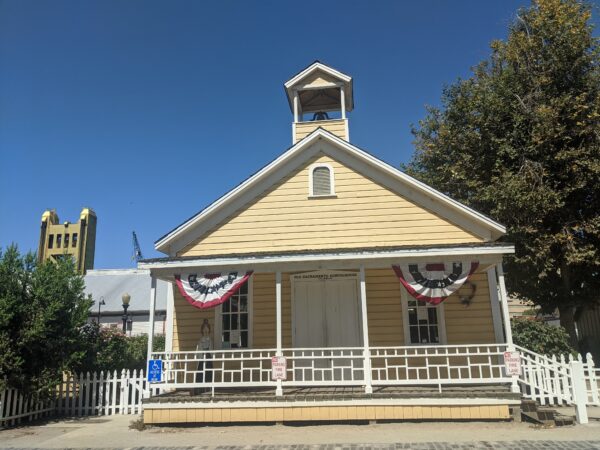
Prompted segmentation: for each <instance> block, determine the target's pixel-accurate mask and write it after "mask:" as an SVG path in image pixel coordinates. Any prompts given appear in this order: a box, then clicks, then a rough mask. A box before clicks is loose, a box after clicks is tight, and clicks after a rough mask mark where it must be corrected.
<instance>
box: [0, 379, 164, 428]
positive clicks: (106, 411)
mask: <svg viewBox="0 0 600 450" xmlns="http://www.w3.org/2000/svg"><path fill="white" fill-rule="evenodd" d="M145 389H147V381H146V378H145V376H144V371H143V370H140V371H136V370H134V371H133V372H130V371H128V370H122V371H121V372H117V371H116V370H115V371H114V372H100V373H96V372H94V373H89V372H88V373H86V374H83V373H81V374H79V375H75V374H65V375H64V378H63V382H62V383H61V384H60V385H59V386H57V388H56V392H55V394H54V395H53V397H52V398H50V399H49V400H45V401H39V402H34V401H33V400H32V399H31V398H29V399H28V398H25V397H24V396H23V395H22V394H21V393H19V392H18V391H17V390H16V389H6V390H4V391H3V392H0V427H3V426H14V425H18V424H20V423H22V422H24V421H28V420H35V419H39V418H43V417H51V416H54V417H55V416H69V417H83V416H101V415H112V414H139V413H141V411H142V398H143V393H144V390H145ZM159 393H160V388H156V387H153V388H152V394H153V395H156V394H159Z"/></svg>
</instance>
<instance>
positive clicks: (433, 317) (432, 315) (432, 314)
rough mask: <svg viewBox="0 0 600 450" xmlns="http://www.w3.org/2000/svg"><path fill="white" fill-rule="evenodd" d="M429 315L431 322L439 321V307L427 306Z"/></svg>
mask: <svg viewBox="0 0 600 450" xmlns="http://www.w3.org/2000/svg"><path fill="white" fill-rule="evenodd" d="M427 316H428V318H429V323H430V324H436V323H437V309H436V308H427Z"/></svg>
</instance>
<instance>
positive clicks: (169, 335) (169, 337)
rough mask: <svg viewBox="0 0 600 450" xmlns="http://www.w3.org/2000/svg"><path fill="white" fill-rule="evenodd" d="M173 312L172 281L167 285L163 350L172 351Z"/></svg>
mask: <svg viewBox="0 0 600 450" xmlns="http://www.w3.org/2000/svg"><path fill="white" fill-rule="evenodd" d="M174 312H175V298H174V294H173V283H169V284H168V285H167V317H165V320H166V321H167V323H166V326H165V335H166V336H165V351H166V352H172V351H173V319H174V317H173V316H174Z"/></svg>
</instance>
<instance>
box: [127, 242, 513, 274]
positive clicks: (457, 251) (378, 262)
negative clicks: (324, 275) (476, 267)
mask: <svg viewBox="0 0 600 450" xmlns="http://www.w3.org/2000/svg"><path fill="white" fill-rule="evenodd" d="M514 252H515V248H514V246H513V245H502V246H500V245H497V246H493V247H479V248H478V247H468V246H465V247H454V248H443V247H432V248H427V249H418V248H413V249H403V250H387V251H386V250H380V251H375V250H373V251H356V252H352V251H349V252H343V253H314V254H312V253H298V254H291V255H266V256H254V255H252V254H249V255H248V256H231V257H227V256H224V257H222V258H198V259H185V260H172V261H148V262H140V263H139V266H140V267H141V268H144V269H150V270H157V269H182V268H186V267H210V268H211V269H213V270H214V268H216V267H223V268H239V267H242V266H243V267H253V268H254V270H255V271H258V268H259V267H260V266H265V265H277V264H282V263H285V264H292V263H307V264H309V265H312V268H313V269H312V270H314V269H315V264H316V263H319V264H322V263H325V264H326V263H328V262H342V261H346V262H348V263H350V265H352V266H353V267H357V265H358V263H359V261H362V262H366V261H373V263H374V264H375V266H377V267H380V266H381V267H384V266H387V265H389V264H391V263H393V262H395V263H397V260H398V259H400V258H411V259H413V260H415V261H418V260H428V259H431V258H432V257H435V258H440V259H443V260H451V259H452V258H453V257H456V256H473V257H479V259H480V263H482V261H481V260H482V259H485V260H486V259H487V257H489V258H491V259H490V261H491V260H494V261H496V262H497V261H500V260H501V256H502V255H503V254H511V253H514ZM365 267H369V266H368V265H366V266H365ZM268 271H272V270H270V269H269V270H268Z"/></svg>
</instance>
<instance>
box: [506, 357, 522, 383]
mask: <svg viewBox="0 0 600 450" xmlns="http://www.w3.org/2000/svg"><path fill="white" fill-rule="evenodd" d="M504 369H505V370H506V375H508V376H511V377H514V376H519V375H521V354H520V353H519V352H504Z"/></svg>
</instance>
